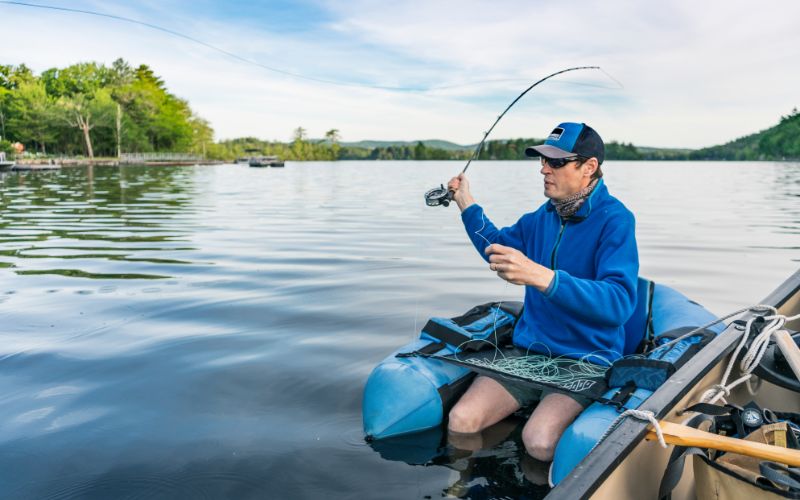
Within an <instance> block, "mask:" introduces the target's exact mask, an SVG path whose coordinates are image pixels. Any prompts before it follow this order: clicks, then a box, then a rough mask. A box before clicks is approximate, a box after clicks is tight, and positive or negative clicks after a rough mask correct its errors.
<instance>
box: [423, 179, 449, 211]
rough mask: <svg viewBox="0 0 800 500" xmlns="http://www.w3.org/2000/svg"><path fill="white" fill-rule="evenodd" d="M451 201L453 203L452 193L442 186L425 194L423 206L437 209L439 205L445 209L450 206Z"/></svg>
mask: <svg viewBox="0 0 800 500" xmlns="http://www.w3.org/2000/svg"><path fill="white" fill-rule="evenodd" d="M451 201H453V192H452V191H449V190H448V189H447V188H446V187H444V184H440V185H439V187H438V188H433V189H431V190H430V191H428V192H427V193H425V204H426V205H428V206H429V207H438V206H439V205H442V206H444V207H446V206H448V205H450V202H451Z"/></svg>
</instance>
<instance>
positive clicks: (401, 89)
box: [0, 0, 616, 93]
mask: <svg viewBox="0 0 800 500" xmlns="http://www.w3.org/2000/svg"><path fill="white" fill-rule="evenodd" d="M0 4H6V5H15V6H18V7H32V8H36V9H45V10H54V11H59V12H67V13H71V14H84V15H87V16H96V17H104V18H107V19H113V20H115V21H122V22H125V23H130V24H136V25H139V26H144V27H146V28H150V29H153V30H156V31H160V32H162V33H167V34H168V35H172V36H175V37H178V38H183V39H184V40H188V41H190V42H192V43H196V44H198V45H202V46H203V47H205V48H207V49H210V50H213V51H215V52H218V53H220V54H223V55H225V56H227V57H230V58H231V59H234V60H236V61H239V62H241V63H244V64H249V65H251V66H256V67H258V68H261V69H264V70H267V71H270V72H273V73H277V74H280V75H284V76H289V77H292V78H297V79H299V80H306V81H310V82H315V83H322V84H326V85H335V86H339V87H354V88H367V89H376V90H386V91H391V92H419V93H425V92H431V91H436V90H449V89H455V88H460V87H468V86H473V85H481V84H487V83H503V82H506V83H507V82H516V81H524V80H523V79H522V78H498V79H486V80H474V81H469V82H464V83H455V84H446V85H434V86H427V87H423V86H418V87H404V86H392V85H376V84H369V83H357V82H347V81H341V80H332V79H327V78H319V77H315V76H308V75H304V74H302V73H296V72H293V71H288V70H285V69H281V68H277V67H275V66H269V65H267V64H263V63H260V62H258V61H254V60H252V59H248V58H246V57H242V56H240V55H238V54H236V53H234V52H231V51H229V50H225V49H223V48H221V47H218V46H216V45H213V44H211V43H208V42H205V41H203V40H201V39H199V38H195V37H193V36H191V35H187V34H185V33H181V32H180V31H175V30H173V29H170V28H165V27H164V26H159V25H157V24H153V23H149V22H147V21H140V20H138V19H133V18H130V17H125V16H120V15H116V14H106V13H103V12H97V11H93V10H87V9H75V8H71V7H59V6H56V5H46V4H35V3H28V2H17V1H12V0H0ZM615 81H616V80H615ZM576 85H577V83H576ZM586 85H591V84H586Z"/></svg>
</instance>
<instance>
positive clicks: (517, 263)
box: [448, 184, 556, 292]
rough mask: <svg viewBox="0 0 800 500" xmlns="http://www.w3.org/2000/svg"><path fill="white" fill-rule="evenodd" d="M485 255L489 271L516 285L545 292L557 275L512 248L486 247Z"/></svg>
mask: <svg viewBox="0 0 800 500" xmlns="http://www.w3.org/2000/svg"><path fill="white" fill-rule="evenodd" d="M448 186H449V184H448ZM485 253H486V255H488V256H489V269H491V270H492V271H495V272H496V273H497V275H498V276H500V277H501V278H503V279H504V280H506V281H508V282H509V283H513V284H515V285H529V286H532V287H535V288H536V289H537V290H539V291H540V292H544V291H545V290H547V287H548V286H550V282H551V281H553V277H554V276H555V274H556V273H555V272H553V270H551V269H548V268H546V267H544V266H542V265H539V264H537V263H536V262H534V261H532V260H531V259H529V258H528V257H526V256H525V254H523V253H522V252H520V251H519V250H516V249H514V248H511V247H506V246H503V245H498V244H497V243H494V244H492V245H489V246H488V247H486V250H485Z"/></svg>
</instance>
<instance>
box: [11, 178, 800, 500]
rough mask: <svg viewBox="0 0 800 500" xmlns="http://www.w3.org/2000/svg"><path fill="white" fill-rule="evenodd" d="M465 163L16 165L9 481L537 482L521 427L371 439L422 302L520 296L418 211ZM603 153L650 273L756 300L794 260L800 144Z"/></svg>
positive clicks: (33, 494)
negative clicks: (27, 168) (792, 156)
mask: <svg viewBox="0 0 800 500" xmlns="http://www.w3.org/2000/svg"><path fill="white" fill-rule="evenodd" d="M462 166H463V165H462V163H460V162H459V163H455V162H339V163H289V164H287V166H286V168H285V169H255V168H248V167H247V166H240V165H237V166H232V165H221V166H207V167H190V168H144V167H123V168H101V167H95V168H93V169H87V168H69V169H66V168H65V169H63V170H61V171H58V172H39V173H28V174H19V173H11V174H0V325H2V328H0V429H2V430H1V431H0V496H2V497H3V498H31V499H33V498H36V499H42V498H97V499H107V498H193V499H200V498H237V499H238V498H279V499H281V498H288V499H302V498H309V499H317V498H381V499H383V498H387V499H391V498H398V499H406V498H442V497H443V496H445V497H448V496H449V497H459V496H460V497H471V498H488V497H492V496H494V497H503V496H507V497H511V498H520V497H529V498H535V497H540V496H542V495H543V494H545V493H546V491H547V488H546V487H545V486H542V485H537V484H536V483H540V482H541V479H542V473H543V471H542V470H541V469H542V468H541V467H539V466H538V464H535V463H534V464H531V463H529V462H528V461H526V458H525V456H524V452H523V451H521V450H522V448H521V446H520V441H519V429H518V428H517V429H516V430H514V429H513V428H514V425H513V424H515V423H516V422H511V425H510V426H509V428H508V429H496V431H497V432H496V434H497V438H496V439H495V440H494V442H492V443H489V444H487V445H486V448H485V449H483V450H479V451H475V452H468V451H463V450H459V449H457V448H456V447H455V446H453V445H449V446H444V447H443V448H442V449H439V450H438V452H437V450H436V449H437V446H438V445H439V444H440V442H441V439H442V436H441V433H440V432H438V431H434V432H432V433H427V434H424V435H421V436H417V437H415V438H414V439H409V440H401V441H400V442H397V443H386V444H377V445H373V446H370V445H369V444H367V443H365V442H364V439H363V435H362V430H361V393H362V389H363V385H364V382H365V380H366V378H367V376H368V375H369V373H370V371H371V370H372V368H373V367H374V366H375V365H376V364H377V363H378V362H379V361H380V360H381V359H383V358H384V357H385V356H386V355H388V354H389V353H390V352H391V351H392V350H394V349H395V348H397V347H399V346H400V345H402V344H405V343H407V342H409V341H410V340H411V339H413V338H414V337H415V336H416V335H417V331H418V330H419V328H420V327H421V325H422V324H423V323H424V321H425V320H426V319H427V318H428V317H430V316H455V315H457V314H460V313H462V312H464V311H466V310H467V309H469V308H470V307H471V306H473V305H475V304H478V303H483V302H487V301H489V300H494V299H518V298H520V297H521V295H522V289H520V288H519V287H516V286H514V285H508V284H505V283H504V282H502V281H500V280H499V279H498V278H497V277H496V276H495V275H494V274H493V273H492V272H490V271H489V270H488V269H487V267H486V265H485V264H484V263H483V261H482V260H481V259H480V257H479V256H478V255H477V254H476V253H475V252H474V250H473V249H472V247H471V245H469V244H468V241H467V238H466V235H465V234H464V231H463V228H462V226H461V224H460V219H459V217H458V210H457V208H455V207H452V206H451V207H449V208H441V207H436V208H429V207H426V206H424V202H423V199H422V195H423V193H424V192H425V191H426V190H427V189H429V188H432V187H434V186H438V185H439V183H442V182H446V181H447V179H449V178H450V177H451V176H453V175H455V174H456V173H458V172H459V171H460V169H461V168H462ZM604 170H605V172H606V182H607V183H608V186H609V189H610V191H611V193H612V194H614V195H616V196H617V197H618V198H620V199H621V200H622V201H623V202H624V203H625V204H626V205H627V206H628V207H629V208H631V209H632V210H633V211H634V213H635V214H636V217H637V237H638V242H639V250H640V257H641V274H642V275H643V276H647V277H649V278H651V279H654V280H656V281H658V282H661V283H665V284H668V285H671V286H673V287H675V288H677V289H678V290H680V291H682V292H684V293H685V294H687V295H688V296H689V297H691V298H692V299H694V300H696V301H698V302H700V303H702V304H704V305H705V306H706V307H708V308H709V309H710V310H711V311H712V312H714V313H717V314H719V315H722V314H725V313H727V312H730V311H733V310H735V309H739V308H741V307H745V306H747V305H751V304H755V303H758V302H759V300H761V299H762V298H763V297H764V296H766V295H767V294H768V293H769V292H770V291H771V290H772V289H773V288H774V287H776V286H777V285H778V284H780V282H782V281H783V279H785V278H786V277H787V276H789V274H790V273H792V272H794V271H795V270H796V269H797V268H798V265H799V264H798V263H800V165H798V164H791V163H652V162H650V163H648V162H608V163H607V164H606V165H605V167H604ZM469 173H470V179H471V181H472V186H473V192H474V194H475V196H476V198H477V199H478V201H479V202H481V203H482V204H483V205H484V206H485V207H486V210H487V214H488V215H489V216H490V217H491V218H493V219H494V221H495V222H496V223H497V224H498V225H507V224H510V223H513V222H514V221H516V219H517V218H518V217H519V216H520V215H521V214H522V213H523V212H525V211H529V210H532V209H533V208H535V207H536V206H538V205H539V204H540V203H542V202H543V201H544V198H543V196H542V194H541V192H542V185H541V176H540V175H539V174H538V168H537V167H536V166H535V165H534V164H533V163H532V162H480V163H476V164H473V165H472V166H471V167H470V171H469ZM509 432H510V434H509ZM423 464H424V465H423ZM544 472H545V473H546V470H545V471H544Z"/></svg>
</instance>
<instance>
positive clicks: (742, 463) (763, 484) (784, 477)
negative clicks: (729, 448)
mask: <svg viewBox="0 0 800 500" xmlns="http://www.w3.org/2000/svg"><path fill="white" fill-rule="evenodd" d="M788 435H793V431H792V429H791V427H790V426H789V425H788V423H786V422H778V423H774V424H767V425H765V426H762V427H760V428H759V429H756V430H755V431H753V432H752V433H750V434H749V435H747V436H746V437H745V440H747V441H753V442H756V443H764V444H770V445H774V446H784V447H785V446H786V443H787V436H788ZM692 467H693V470H694V480H695V494H696V495H697V499H698V500H711V499H714V500H717V499H720V500H721V499H729V498H765V499H770V498H772V499H778V498H794V499H800V469H797V468H791V467H787V466H785V465H783V464H778V463H776V462H770V461H765V460H760V459H758V458H754V457H748V456H746V455H739V454H738V453H731V452H729V453H725V454H724V455H722V456H721V457H719V458H717V459H716V460H712V459H711V458H709V457H708V456H707V455H705V454H702V453H701V454H696V455H694V459H693V464H692Z"/></svg>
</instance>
